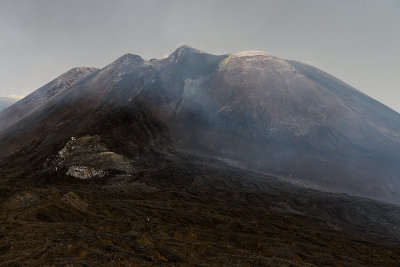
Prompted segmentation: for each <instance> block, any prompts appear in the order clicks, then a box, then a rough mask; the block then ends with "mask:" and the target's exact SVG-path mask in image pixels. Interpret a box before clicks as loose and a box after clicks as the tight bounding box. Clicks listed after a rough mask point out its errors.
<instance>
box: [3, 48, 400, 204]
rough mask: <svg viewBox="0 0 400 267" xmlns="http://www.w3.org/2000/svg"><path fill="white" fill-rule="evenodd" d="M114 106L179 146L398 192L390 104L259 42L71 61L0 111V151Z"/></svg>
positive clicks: (68, 131)
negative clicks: (90, 63) (96, 63)
mask: <svg viewBox="0 0 400 267" xmlns="http://www.w3.org/2000/svg"><path fill="white" fill-rule="evenodd" d="M121 114H123V116H122V118H124V120H125V122H127V123H128V124H129V123H131V122H133V121H135V120H137V119H139V120H149V121H148V125H158V126H157V127H161V128H163V129H164V130H163V133H162V135H165V136H167V133H168V136H169V137H168V138H169V139H170V140H171V141H172V142H173V143H174V145H175V146H178V147H180V148H181V149H184V150H187V151H192V152H195V153H200V154H203V155H206V156H212V157H218V158H222V159H226V160H229V161H231V162H232V161H234V162H236V163H237V164H240V165H242V166H246V167H248V168H252V169H257V170H261V171H263V172H268V173H274V174H279V175H281V177H282V178H285V179H288V180H291V181H295V182H296V183H299V184H303V185H306V186H311V187H314V188H317V189H323V190H329V191H339V192H348V193H352V194H357V195H362V196H366V197H369V198H375V199H382V200H386V201H390V202H394V203H400V177H399V173H400V164H398V162H399V160H400V115H399V114H398V113H396V112H394V111H393V110H391V109H389V108H387V107H386V106H384V105H382V104H381V103H379V102H377V101H375V100H373V99H371V98H369V97H368V96H366V95H364V94H362V93H361V92H359V91H357V90H356V89H354V88H351V87H350V86H348V85H346V84H345V83H343V82H341V81H339V80H337V79H336V78H334V77H332V76H330V75H328V74H326V73H324V72H322V71H320V70H318V69H316V68H313V67H311V66H308V65H305V64H302V63H299V62H294V61H285V60H282V59H279V58H276V57H274V56H272V55H269V54H266V53H263V52H258V51H250V52H241V53H237V54H232V55H225V56H214V55H210V54H206V53H203V52H201V51H198V50H195V49H192V48H190V47H187V46H183V47H180V48H178V49H177V50H176V51H175V52H174V53H173V54H171V56H170V57H168V58H166V59H162V60H150V61H146V60H143V59H142V58H140V57H139V56H135V55H131V54H127V55H125V56H123V57H121V58H119V59H118V60H117V61H115V62H113V63H112V64H110V65H108V66H106V67H105V68H103V69H101V70H95V69H91V68H78V69H74V70H71V71H69V72H67V73H66V74H64V75H62V76H60V77H59V78H57V79H56V80H54V81H53V82H51V83H49V84H48V85H45V86H44V87H42V88H41V89H39V90H38V91H36V92H34V93H33V94H31V95H30V96H28V97H26V98H25V99H23V100H22V101H20V102H19V103H18V104H16V105H14V106H12V107H10V108H9V109H7V110H5V111H3V112H1V113H0V149H1V151H2V152H3V153H2V156H7V155H9V154H10V153H14V152H15V151H17V150H19V149H22V148H23V147H25V146H27V145H32V144H36V145H40V146H41V147H42V148H43V149H45V148H48V147H50V146H53V143H56V142H58V141H61V140H66V139H67V138H70V137H71V136H76V135H78V136H79V135H81V134H83V133H89V132H91V133H93V134H97V133H95V132H93V131H91V130H90V129H93V128H95V127H94V125H97V124H99V123H110V122H111V121H112V119H116V120H118V119H119V118H121V116H120V115H121ZM145 124H146V125H147V122H146V123H145ZM127 127H133V126H132V125H130V126H127ZM146 127H147V126H146ZM150 128H151V127H150ZM109 130H110V131H111V128H110V129H109ZM120 130H121V129H120ZM121 131H125V132H127V131H128V130H127V129H124V130H121ZM146 132H147V133H150V135H149V136H151V135H152V134H153V133H155V132H154V131H153V132H152V130H150V131H146ZM126 141H127V142H130V143H132V144H133V143H135V141H129V140H128V139H127V140H126ZM121 142H124V141H122V140H121ZM25 149H29V147H26V148H25ZM35 149H37V148H36V147H35ZM42 156H43V155H42Z"/></svg>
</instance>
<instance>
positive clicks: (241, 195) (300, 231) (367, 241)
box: [0, 156, 400, 266]
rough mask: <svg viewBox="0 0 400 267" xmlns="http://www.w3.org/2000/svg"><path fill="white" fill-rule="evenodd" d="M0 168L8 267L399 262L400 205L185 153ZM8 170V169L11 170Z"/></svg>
mask: <svg viewBox="0 0 400 267" xmlns="http://www.w3.org/2000/svg"><path fill="white" fill-rule="evenodd" d="M7 170H8V171H7V172H6V171H4V169H3V171H2V173H1V175H2V179H1V187H0V200H1V203H2V205H1V208H0V265H1V266H19V265H22V266H152V265H156V266H188V265H189V266H324V265H325V266H395V265H396V264H398V263H399V261H400V241H399V238H398V237H399V232H398V231H397V228H396V222H399V221H400V219H399V217H400V212H399V210H400V209H399V208H397V207H396V206H392V205H387V204H383V203H378V202H373V201H370V200H367V199H362V198H354V197H350V196H348V195H344V194H330V193H321V192H318V191H314V190H308V189H303V188H298V187H294V186H292V185H290V184H287V183H284V182H280V181H279V180H277V179H274V178H272V177H266V176H263V175H261V174H258V173H254V172H251V171H248V170H244V169H239V168H234V167H232V166H228V165H225V164H223V163H221V162H218V161H214V160H208V159H201V158H195V157H193V158H191V157H190V156H186V157H181V158H180V159H179V160H175V161H165V162H160V163H159V164H158V165H157V167H152V168H147V169H143V170H142V171H141V172H137V173H136V174H135V175H134V177H131V180H130V181H128V182H127V183H121V184H118V183H115V182H110V181H111V180H112V179H111V178H110V177H108V178H107V177H106V178H102V179H98V180H96V179H95V180H90V181H84V180H78V179H75V178H72V177H68V176H65V175H62V174H60V172H49V171H45V170H44V171H40V170H37V171H34V172H31V173H34V174H30V173H27V172H20V173H18V172H17V171H15V170H14V171H12V167H10V166H7ZM10 173H12V174H10Z"/></svg>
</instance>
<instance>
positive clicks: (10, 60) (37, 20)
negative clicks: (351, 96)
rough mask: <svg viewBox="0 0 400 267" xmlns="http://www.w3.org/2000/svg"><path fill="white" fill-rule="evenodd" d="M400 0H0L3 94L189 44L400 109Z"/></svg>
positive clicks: (18, 92) (0, 84)
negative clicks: (249, 57)
mask: <svg viewBox="0 0 400 267" xmlns="http://www.w3.org/2000/svg"><path fill="white" fill-rule="evenodd" d="M399 14H400V1H398V0H376V1H374V0H371V1H368V0H334V1H328V0H304V1H300V0H298V1H295V0H292V1H289V0H287V1H285V0H277V1H267V0H260V1H257V0H253V1H252V0H246V1H234V0H231V1H224V0H218V1H217V0H214V1H211V0H209V1H207V0H202V1H199V0H194V1H191V0H158V1H155V0H145V1H144V0H143V1H133V0H131V1H128V0H110V1H105V0H0V96H9V95H27V94H29V93H30V92H32V91H34V90H36V89H37V88H39V87H40V86H42V85H44V84H46V83H47V82H49V81H51V80H52V79H54V78H55V77H57V76H58V75H60V74H62V73H64V72H65V71H67V70H69V69H71V68H73V67H76V66H95V67H103V66H105V65H107V64H109V63H110V62H112V61H113V60H115V59H116V58H118V57H119V56H121V55H123V54H125V53H132V54H138V55H141V56H142V57H144V58H147V59H150V58H161V57H164V56H165V55H168V54H170V53H171V52H173V51H174V50H175V49H176V48H177V47H178V46H180V45H182V44H187V45H190V46H192V47H195V48H198V49H200V50H203V51H206V52H209V53H213V54H227V53H232V52H239V51H246V50H261V51H265V52H267V53H270V54H273V55H275V56H277V57H280V58H283V59H294V60H299V61H302V62H305V63H308V64H311V65H314V66H316V67H318V68H320V69H322V70H324V71H326V72H328V73H330V74H332V75H334V76H336V77H337V78H339V79H341V80H343V81H344V82H346V83H348V84H350V85H352V86H354V87H355V88H357V89H359V90H360V91H362V92H364V93H366V94H367V95H369V96H371V97H373V98H375V99H377V100H378V101H380V102H382V103H384V104H385V105H387V106H389V107H391V108H393V109H395V110H396V111H398V112H399V111H400V15H399Z"/></svg>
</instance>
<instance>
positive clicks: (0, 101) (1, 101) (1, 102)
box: [0, 97, 18, 111]
mask: <svg viewBox="0 0 400 267" xmlns="http://www.w3.org/2000/svg"><path fill="white" fill-rule="evenodd" d="M17 101H18V99H15V98H11V97H0V111H2V110H4V109H6V108H8V107H9V106H11V105H12V104H14V103H15V102H17Z"/></svg>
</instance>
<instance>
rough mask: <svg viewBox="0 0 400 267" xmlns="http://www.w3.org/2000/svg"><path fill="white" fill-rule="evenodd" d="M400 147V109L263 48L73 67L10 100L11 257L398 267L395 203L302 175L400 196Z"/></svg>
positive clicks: (2, 248) (33, 261) (4, 193)
mask: <svg viewBox="0 0 400 267" xmlns="http://www.w3.org/2000/svg"><path fill="white" fill-rule="evenodd" d="M398 148H399V114H397V113H395V112H393V111H392V110H390V109H388V108H387V107H385V106H383V105H382V104H380V103H378V102H376V101H374V100H372V99H370V98H368V97H367V96H365V95H363V94H361V93H360V92H358V91H356V90H355V89H353V88H350V87H349V86H347V85H346V84H344V83H342V82H340V81H338V80H337V79H335V78H333V77H331V76H329V75H327V74H325V73H323V72H321V71H320V70H317V69H314V68H312V67H310V66H307V65H304V64H302V63H298V62H291V61H284V60H281V59H278V58H276V57H273V56H271V55H268V54H265V53H262V52H245V53H238V54H233V55H224V56H214V55H210V54H206V53H203V52H200V51H198V50H195V49H192V48H189V47H186V46H183V47H180V48H178V49H177V50H176V51H175V52H174V53H173V54H171V56H170V57H168V58H166V59H162V60H150V61H147V60H144V59H142V58H141V57H139V56H136V55H131V54H127V55H124V56H122V57H121V58H119V59H117V60H116V61H115V62H113V63H111V64H110V65H108V66H106V67H104V68H102V69H93V68H77V69H73V70H71V71H69V72H67V73H66V74H63V75H62V76H60V77H59V78H57V79H55V80H54V81H52V82H50V83H49V84H47V85H45V86H43V87H42V88H40V89H39V90H37V91H36V92H34V93H32V94H31V95H29V96H28V97H26V98H25V99H23V100H21V101H19V102H18V103H16V104H15V105H13V106H11V107H9V108H8V109H6V110H4V111H3V112H0V151H1V155H0V203H1V205H0V265H3V264H4V265H5V266H13V265H30V266H110V265H117V266H132V265H133V266H142V265H144V266H148V265H158V266H160V265H167V266H181V265H183V266H185V265H187V264H190V265H196V266H224V265H225V266H265V265H272V266H323V265H327V266H334V265H339V266H340V265H343V266H365V265H367V266H368V265H369V266H394V265H396V264H398V262H399V259H400V245H399V244H400V232H399V228H398V226H399V225H400V208H399V207H398V206H394V205H389V204H384V203H380V202H377V201H373V200H368V199H365V198H359V197H354V196H349V195H346V194H335V193H323V192H320V191H315V190H311V189H305V188H300V187H296V186H293V184H292V183H293V182H295V183H297V182H298V181H300V182H302V183H308V184H309V185H312V186H315V187H320V188H322V189H328V190H340V191H344V192H352V193H354V194H359V195H364V196H367V197H369V198H381V199H385V200H388V201H393V202H397V203H399V198H398V195H396V194H391V193H392V192H394V193H399V190H400V189H399V184H398V172H397V171H398V170H399V166H397V164H396V160H397V159H398V158H399V154H398V153H399V152H398V151H399V149H398ZM215 158H219V159H215ZM232 165H236V166H240V167H234V166H232ZM250 169H254V170H255V171H252V170H250ZM265 172H270V173H275V174H279V175H280V177H281V178H284V179H287V180H289V181H290V182H284V181H282V180H278V179H276V178H273V177H271V176H268V175H266V174H265Z"/></svg>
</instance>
